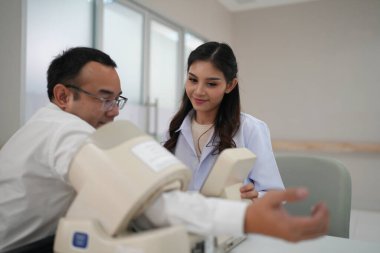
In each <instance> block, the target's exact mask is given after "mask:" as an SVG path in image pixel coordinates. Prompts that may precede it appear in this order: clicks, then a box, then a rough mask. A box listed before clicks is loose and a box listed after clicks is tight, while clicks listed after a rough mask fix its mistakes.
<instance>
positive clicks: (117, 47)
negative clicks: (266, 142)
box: [103, 1, 145, 129]
mask: <svg viewBox="0 0 380 253" xmlns="http://www.w3.org/2000/svg"><path fill="white" fill-rule="evenodd" d="M143 22H144V18H143V15H142V14H141V13H139V12H136V11H134V10H132V9H130V8H128V7H127V6H124V5H122V4H119V3H116V2H111V1H108V2H107V3H106V4H105V5H104V30H103V49H104V51H105V52H107V53H108V54H109V55H110V56H111V57H112V59H114V60H115V62H116V64H117V65H118V68H117V71H118V73H119V76H120V82H121V88H122V91H123V94H124V95H125V96H126V97H128V104H127V106H126V108H125V109H124V110H121V111H120V114H119V116H118V119H129V120H131V121H132V122H134V123H135V124H136V125H138V126H140V127H141V128H143V129H145V128H144V125H145V124H144V122H145V116H144V115H145V109H144V108H143V106H142V105H141V104H142V87H143V85H142V67H143V64H142V60H143V25H144V23H143Z"/></svg>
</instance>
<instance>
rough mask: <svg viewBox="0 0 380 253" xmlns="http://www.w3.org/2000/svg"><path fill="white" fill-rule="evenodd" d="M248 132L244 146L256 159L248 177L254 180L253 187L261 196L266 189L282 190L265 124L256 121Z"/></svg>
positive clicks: (282, 186)
mask: <svg viewBox="0 0 380 253" xmlns="http://www.w3.org/2000/svg"><path fill="white" fill-rule="evenodd" d="M248 132H250V134H249V135H248V139H247V140H246V147H247V148H248V149H249V150H251V151H252V152H253V153H255V154H256V161H255V163H254V165H253V168H252V170H251V172H250V175H249V179H250V180H251V181H253V182H254V184H255V189H256V190H257V191H258V192H259V197H262V196H263V195H264V194H265V192H266V191H268V190H274V189H277V190H282V189H284V184H283V182H282V179H281V175H280V172H279V170H278V167H277V163H276V160H275V157H274V154H273V150H272V144H271V138H270V132H269V128H268V126H267V124H265V122H263V121H257V122H256V124H255V127H254V128H252V129H250V130H249V131H248Z"/></svg>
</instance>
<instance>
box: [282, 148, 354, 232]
mask: <svg viewBox="0 0 380 253" xmlns="http://www.w3.org/2000/svg"><path fill="white" fill-rule="evenodd" d="M276 161H277V165H278V168H279V170H280V174H281V176H282V180H283V182H284V185H285V187H286V188H288V187H297V186H305V187H307V188H308V189H309V197H308V198H307V199H306V200H305V201H301V202H296V203H287V204H286V205H285V208H286V209H287V211H288V212H289V213H291V214H295V215H307V214H309V213H310V208H311V207H312V206H313V205H314V204H315V203H317V202H319V201H323V202H325V203H326V205H327V206H328V208H329V211H330V224H329V231H328V235H331V236H338V237H344V238H348V237H349V232H350V213H351V176H350V174H349V172H348V170H347V169H346V167H345V166H344V165H343V164H342V163H341V162H339V161H337V160H334V159H330V158H324V157H317V156H306V155H276Z"/></svg>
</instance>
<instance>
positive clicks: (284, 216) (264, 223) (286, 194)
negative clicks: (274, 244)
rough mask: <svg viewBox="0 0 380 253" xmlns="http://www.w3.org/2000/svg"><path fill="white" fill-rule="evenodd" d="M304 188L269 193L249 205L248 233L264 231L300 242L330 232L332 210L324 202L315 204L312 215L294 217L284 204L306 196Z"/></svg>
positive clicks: (246, 222) (246, 229) (247, 213)
mask: <svg viewBox="0 0 380 253" xmlns="http://www.w3.org/2000/svg"><path fill="white" fill-rule="evenodd" d="M307 196H308V191H307V190H306V189H304V188H297V189H287V190H284V191H271V192H267V193H266V194H265V196H264V197H262V198H260V199H257V200H255V202H254V203H252V204H250V205H249V206H248V208H247V212H246V215H245V232H246V233H260V234H264V235H268V236H273V237H278V238H282V239H285V240H288V241H292V242H297V241H301V240H306V239H312V238H315V237H319V236H322V235H324V234H326V232H327V230H328V223H329V213H328V210H327V207H326V205H325V204H323V203H318V204H317V205H315V206H314V208H313V210H312V212H311V214H310V216H292V215H290V214H289V213H288V212H287V211H286V210H285V209H284V207H283V204H282V203H283V202H284V201H287V202H295V201H300V200H303V199H305V198H306V197H307Z"/></svg>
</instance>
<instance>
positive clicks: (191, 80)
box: [189, 77, 197, 83]
mask: <svg viewBox="0 0 380 253" xmlns="http://www.w3.org/2000/svg"><path fill="white" fill-rule="evenodd" d="M189 81H190V82H192V83H196V82H197V79H195V78H191V77H189Z"/></svg>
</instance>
